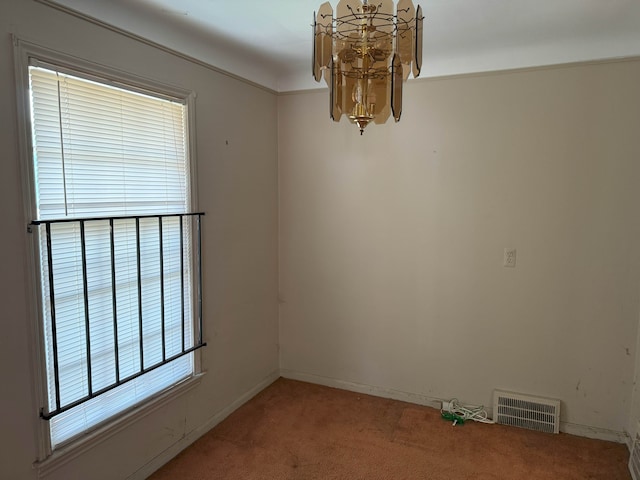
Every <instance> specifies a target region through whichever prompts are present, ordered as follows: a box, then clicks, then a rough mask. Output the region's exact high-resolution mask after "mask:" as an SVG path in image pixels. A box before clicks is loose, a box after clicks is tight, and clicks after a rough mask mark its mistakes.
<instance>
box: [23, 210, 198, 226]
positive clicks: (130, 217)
mask: <svg viewBox="0 0 640 480" xmlns="http://www.w3.org/2000/svg"><path fill="white" fill-rule="evenodd" d="M204 214H205V213H204V212H192V213H167V214H166V215H163V214H151V215H126V216H120V217H86V218H59V219H54V220H33V221H32V222H31V223H30V225H42V224H45V223H69V222H79V221H80V220H84V221H85V222H97V221H101V220H102V221H106V220H110V219H111V220H134V219H136V218H138V219H145V218H160V217H164V218H170V217H193V216H196V215H197V216H202V215H204Z"/></svg>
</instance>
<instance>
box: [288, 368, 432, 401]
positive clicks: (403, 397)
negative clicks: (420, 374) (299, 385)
mask: <svg viewBox="0 0 640 480" xmlns="http://www.w3.org/2000/svg"><path fill="white" fill-rule="evenodd" d="M280 376H282V377H284V378H289V379H291V380H300V381H301V382H309V383H315V384H318V385H324V386H325V387H333V388H339V389H341V390H348V391H350V392H357V393H365V394H367V395H373V396H374V397H383V398H391V399H393V400H400V401H402V402H408V403H415V404H417V405H424V406H427V407H433V408H437V409H438V410H439V409H440V407H441V406H442V401H443V399H441V398H435V397H428V396H426V395H420V394H417V393H410V392H403V391H401V390H394V389H392V388H385V387H378V386H375V385H366V384H362V383H355V382H347V381H345V380H338V379H336V378H330V377H323V376H320V375H313V374H311V373H303V372H298V371H295V370H287V369H280Z"/></svg>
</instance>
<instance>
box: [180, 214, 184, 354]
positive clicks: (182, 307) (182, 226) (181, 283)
mask: <svg viewBox="0 0 640 480" xmlns="http://www.w3.org/2000/svg"><path fill="white" fill-rule="evenodd" d="M183 220H184V217H180V310H181V314H182V351H183V352H184V330H185V323H184V223H183Z"/></svg>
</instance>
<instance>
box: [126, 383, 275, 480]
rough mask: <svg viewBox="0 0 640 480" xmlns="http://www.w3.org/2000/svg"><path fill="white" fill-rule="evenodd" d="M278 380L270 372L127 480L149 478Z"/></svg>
mask: <svg viewBox="0 0 640 480" xmlns="http://www.w3.org/2000/svg"><path fill="white" fill-rule="evenodd" d="M278 378H280V372H279V371H278V370H275V371H273V372H271V373H270V374H269V375H268V376H267V377H265V378H264V379H263V380H262V381H260V382H259V383H258V384H257V385H256V386H254V387H253V388H251V389H250V390H248V391H247V392H245V393H243V394H242V395H241V396H240V397H238V398H237V399H236V400H235V401H233V402H231V403H230V404H229V405H227V406H226V407H225V408H223V409H222V410H220V411H219V412H218V413H216V414H215V415H213V416H212V417H211V418H209V420H207V421H206V422H205V423H204V424H202V425H200V426H199V427H197V428H195V429H193V430H191V431H190V432H189V433H187V435H185V436H184V437H182V438H181V439H180V440H178V441H177V442H176V443H174V444H173V445H171V446H170V447H169V448H167V449H166V450H164V451H163V452H162V453H160V454H159V455H158V456H156V457H155V458H154V459H153V460H151V461H150V462H148V463H147V464H145V465H143V466H142V467H141V468H140V469H138V470H137V471H135V472H134V473H133V474H131V475H130V476H129V477H127V480H144V479H145V478H147V477H149V476H150V475H151V474H152V473H153V472H155V471H156V470H158V469H159V468H160V467H162V466H163V465H164V464H165V463H167V462H168V461H169V460H171V459H172V458H173V457H175V456H176V455H178V454H179V453H180V452H181V451H182V450H184V449H185V448H187V447H188V446H189V445H191V444H192V443H193V442H195V441H196V440H197V439H198V438H200V437H201V436H202V435H204V434H205V433H207V432H208V431H209V430H211V429H212V428H213V427H215V426H216V425H218V424H219V423H220V422H221V421H222V420H224V419H225V418H227V417H228V416H229V415H231V414H232V413H233V412H234V411H235V410H237V409H238V408H239V407H241V406H242V405H244V404H245V403H246V402H248V401H249V400H251V399H252V398H253V397H255V396H256V395H257V394H258V393H260V392H261V391H262V390H264V389H265V388H267V387H268V386H269V385H271V384H272V383H273V382H275V381H276V380H277V379H278Z"/></svg>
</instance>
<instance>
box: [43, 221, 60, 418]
mask: <svg viewBox="0 0 640 480" xmlns="http://www.w3.org/2000/svg"><path fill="white" fill-rule="evenodd" d="M45 233H46V236H47V265H48V267H49V303H50V304H51V305H50V307H49V308H50V309H51V342H52V343H53V383H54V389H55V392H56V409H59V408H60V369H59V367H58V332H57V327H56V296H55V291H54V288H53V252H52V246H51V224H49V223H48V224H46V225H45Z"/></svg>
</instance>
